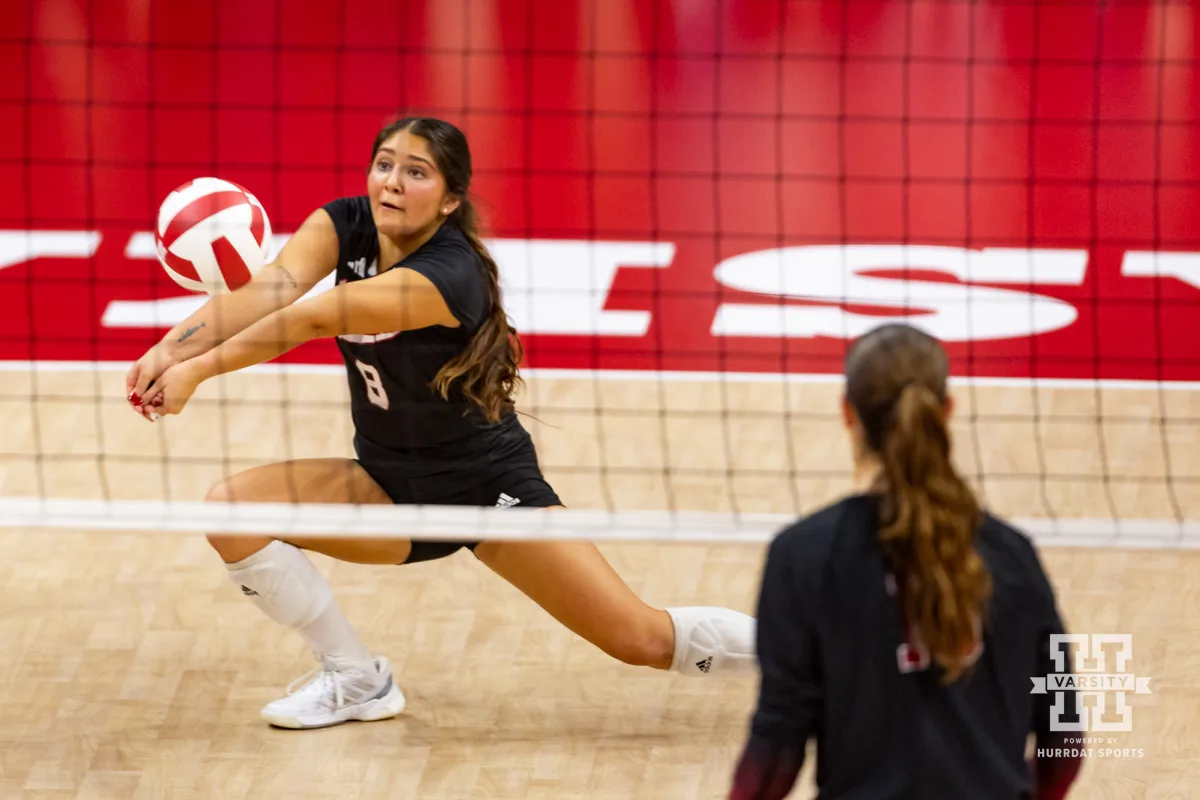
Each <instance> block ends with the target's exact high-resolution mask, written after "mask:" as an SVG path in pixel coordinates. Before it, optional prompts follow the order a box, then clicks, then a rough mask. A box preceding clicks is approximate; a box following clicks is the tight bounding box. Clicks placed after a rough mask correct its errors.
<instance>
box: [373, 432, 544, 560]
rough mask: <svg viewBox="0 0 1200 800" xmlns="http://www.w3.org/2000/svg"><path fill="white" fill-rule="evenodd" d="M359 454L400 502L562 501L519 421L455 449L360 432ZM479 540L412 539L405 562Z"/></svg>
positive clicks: (537, 504) (531, 504)
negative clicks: (392, 446) (386, 442)
mask: <svg viewBox="0 0 1200 800" xmlns="http://www.w3.org/2000/svg"><path fill="white" fill-rule="evenodd" d="M354 449H355V452H356V453H357V455H358V458H357V459H355V460H356V461H357V462H358V464H359V465H360V466H361V467H362V468H363V469H364V470H366V471H367V474H368V475H370V476H371V478H372V479H374V481H375V482H376V483H377V484H379V486H380V488H381V489H383V490H384V491H385V492H387V495H388V497H390V498H392V502H393V503H396V504H399V505H442V506H496V507H504V508H517V509H520V508H546V507H549V506H557V505H562V502H561V501H560V500H559V498H558V495H557V494H556V493H555V491H554V489H552V488H551V487H550V484H549V483H547V482H546V479H545V478H543V477H542V470H541V467H540V466H539V465H538V460H537V452H536V450H535V449H534V446H533V440H532V439H531V438H530V436H529V433H528V432H527V431H526V430H525V429H524V428H523V427H521V425H520V424H519V423H517V424H515V425H506V426H504V427H503V428H500V429H498V430H490V431H485V432H481V434H480V436H479V439H478V440H477V441H472V442H469V443H463V444H461V445H456V446H454V447H451V448H436V449H431V450H427V451H424V452H408V453H398V452H396V451H394V450H389V449H386V448H382V447H380V446H379V445H376V444H373V443H372V442H369V441H367V440H365V439H363V438H362V437H361V436H355V437H354ZM477 544H479V542H472V541H435V540H427V539H414V540H413V541H412V551H411V552H410V553H409V555H408V558H407V559H405V561H404V563H405V564H412V563H415V562H417V561H430V560H432V559H435V558H444V557H446V556H448V555H451V554H452V553H455V552H457V551H458V550H460V549H461V548H463V547H466V548H467V549H469V550H474V549H475V545H477Z"/></svg>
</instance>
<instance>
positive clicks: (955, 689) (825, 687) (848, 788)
mask: <svg viewBox="0 0 1200 800" xmlns="http://www.w3.org/2000/svg"><path fill="white" fill-rule="evenodd" d="M876 502H877V500H876V499H875V498H872V497H870V496H868V495H853V496H850V497H847V498H845V499H843V500H841V501H840V502H837V503H834V504H831V505H829V506H827V507H825V508H823V509H821V510H820V511H818V512H816V513H815V514H813V515H811V516H809V517H807V518H805V519H803V520H801V521H799V522H797V523H795V524H793V525H791V526H790V527H788V528H787V529H786V530H784V531H782V532H781V533H780V534H779V535H778V536H777V537H776V538H775V539H774V540H773V542H772V543H771V546H770V549H769V551H768V554H767V562H766V565H765V567H764V571H763V577H762V585H761V589H760V593H759V603H758V634H757V636H758V657H759V661H760V669H761V683H760V689H759V698H758V705H757V708H756V709H755V711H754V714H753V717H752V722H751V725H750V738H749V741H748V743H747V745H746V749H745V752H744V753H743V755H742V758H741V760H740V762H739V764H738V768H737V771H736V774H735V777H734V781H733V789H732V793H731V797H733V798H737V799H738V800H742V799H743V798H744V799H746V800H749V798H763V799H764V800H769V799H771V798H782V797H784V796H785V795H786V794H787V793H788V792H789V791H790V789H791V788H792V786H793V784H794V782H795V780H796V777H797V774H798V772H799V770H800V768H801V766H802V763H803V760H804V753H805V750H804V748H805V744H806V742H807V740H808V739H809V738H810V737H813V738H815V739H816V742H817V783H818V786H819V791H820V794H819V796H820V798H822V800H825V799H826V798H829V799H831V800H832V799H833V798H838V799H844V800H850V799H851V798H855V799H857V798H864V799H865V798H871V800H900V799H901V798H903V799H904V800H909V799H910V798H911V800H925V798H972V800H989V799H990V798H996V800H1000V799H1001V798H1002V799H1003V800H1017V799H1018V798H1033V797H1038V798H1045V797H1060V796H1062V793H1065V791H1066V788H1067V786H1068V785H1069V784H1070V782H1071V780H1073V778H1074V776H1075V774H1076V772H1077V770H1078V762H1077V761H1076V760H1075V759H1074V758H1069V759H1066V760H1063V759H1062V758H1059V759H1057V760H1056V759H1043V760H1041V762H1040V763H1038V764H1037V767H1038V772H1039V774H1038V776H1037V778H1036V779H1035V777H1034V776H1033V775H1032V774H1031V770H1030V765H1028V764H1027V762H1026V760H1025V751H1026V743H1027V740H1028V737H1029V736H1030V735H1031V734H1036V735H1037V737H1038V740H1039V741H1038V745H1039V746H1041V747H1050V748H1055V747H1056V746H1057V747H1060V748H1066V749H1070V748H1069V746H1068V745H1067V744H1066V741H1067V737H1069V736H1070V735H1072V734H1067V733H1059V732H1051V731H1050V726H1051V717H1052V712H1051V708H1050V706H1051V704H1052V703H1053V702H1054V698H1055V696H1056V695H1057V694H1060V693H1056V692H1050V693H1047V694H1033V693H1031V689H1033V687H1034V683H1033V682H1032V681H1031V679H1032V678H1035V677H1037V676H1044V675H1050V674H1064V673H1066V672H1069V670H1063V669H1058V668H1056V667H1055V666H1054V662H1053V661H1052V659H1051V655H1050V635H1051V634H1052V633H1062V632H1063V625H1062V622H1061V620H1060V618H1059V614H1058V611H1057V608H1056V601H1055V597H1054V592H1053V590H1052V588H1051V586H1050V583H1049V581H1048V579H1047V578H1046V575H1045V573H1044V572H1043V570H1042V566H1041V564H1040V561H1039V559H1038V557H1037V554H1036V552H1035V550H1034V547H1033V545H1032V543H1031V542H1030V541H1029V540H1028V538H1026V537H1025V536H1024V535H1023V534H1021V533H1020V532H1018V531H1017V530H1015V529H1013V528H1012V527H1010V526H1008V525H1006V524H1004V523H1003V522H1001V521H999V520H998V519H996V518H995V517H992V516H987V515H985V517H984V521H983V523H982V525H981V527H980V530H979V531H978V535H977V539H976V548H977V551H978V552H979V554H980V557H981V558H982V559H983V561H984V563H985V565H986V567H987V569H988V571H989V574H990V575H991V578H992V582H993V594H992V600H991V603H990V607H989V611H988V617H987V619H986V621H985V624H984V632H983V637H982V642H981V645H982V650H981V651H979V652H978V653H977V656H978V657H977V660H976V661H975V662H974V666H973V668H972V671H971V672H970V673H968V674H967V675H966V676H965V677H963V678H960V679H959V680H958V681H956V682H954V683H952V684H949V685H944V684H941V683H939V678H940V670H939V669H938V668H937V667H936V666H932V667H931V666H930V665H929V658H928V654H927V653H924V652H923V651H922V650H921V646H920V643H919V641H917V642H916V644H915V645H914V644H913V642H911V641H910V637H909V636H907V635H906V633H905V627H906V626H905V623H904V614H903V608H902V603H901V602H900V601H899V599H898V597H897V593H898V592H897V585H898V581H897V580H896V579H895V576H893V575H892V574H891V573H890V572H889V568H888V562H887V560H886V558H885V555H884V553H883V550H882V547H881V546H880V544H879V542H878V528H879V521H878V514H877V505H876ZM900 585H902V584H900ZM914 638H915V637H914ZM1068 663H1069V662H1068ZM1061 694H1069V693H1061ZM1075 700H1076V698H1074V697H1065V698H1061V699H1060V702H1063V703H1064V705H1063V708H1065V709H1075V708H1076V706H1075V705H1074V702H1075ZM1069 719H1070V713H1069V712H1068V713H1067V714H1065V715H1064V716H1063V720H1064V721H1069ZM1075 719H1078V718H1077V717H1076V718H1075ZM1073 735H1075V736H1078V735H1080V734H1073ZM1064 752H1065V750H1064Z"/></svg>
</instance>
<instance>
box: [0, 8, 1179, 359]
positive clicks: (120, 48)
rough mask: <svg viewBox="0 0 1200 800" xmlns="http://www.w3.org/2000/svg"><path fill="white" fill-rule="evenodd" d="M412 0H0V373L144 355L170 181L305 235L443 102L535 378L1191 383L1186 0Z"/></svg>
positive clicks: (169, 286) (161, 295)
mask: <svg viewBox="0 0 1200 800" xmlns="http://www.w3.org/2000/svg"><path fill="white" fill-rule="evenodd" d="M402 8H403V10H402V11H400V12H397V11H395V10H394V6H393V4H383V3H378V2H376V1H372V2H368V1H367V0H357V1H356V2H346V3H340V4H327V3H317V2H289V3H286V4H256V3H234V2H230V1H229V0H222V2H216V3H211V4H171V5H170V7H169V8H167V7H165V6H161V5H157V4H149V3H144V2H137V1H136V0H108V2H96V1H95V0H94V1H93V2H91V3H87V4H85V3H82V2H70V1H69V0H61V1H60V2H50V3H32V2H16V3H6V4H4V7H3V9H0V32H2V35H3V38H0V74H4V75H5V76H6V79H5V81H3V82H0V181H2V183H3V185H4V186H5V187H6V189H7V191H5V192H3V193H0V359H7V360H13V359H16V360H26V359H33V360H124V359H131V358H135V357H136V356H137V355H138V354H139V353H140V352H141V350H142V349H143V348H144V347H145V346H146V345H147V344H148V343H150V342H152V341H154V340H155V339H156V338H157V337H159V336H161V335H162V332H163V330H164V328H165V327H166V326H168V325H171V324H173V323H174V322H177V321H178V319H181V318H182V317H181V316H180V315H181V314H183V315H186V313H188V311H189V310H190V308H194V304H195V303H196V298H195V297H194V296H191V295H188V294H187V293H186V292H185V291H184V290H183V289H181V288H179V287H178V286H176V285H175V284H174V283H172V282H171V281H170V280H169V278H168V277H167V276H166V275H165V274H164V272H163V270H162V269H161V268H160V267H159V266H158V264H157V262H156V261H155V260H154V257H153V240H152V238H151V237H150V234H149V231H150V230H151V226H152V224H153V220H154V215H155V212H156V210H157V208H158V204H159V203H160V202H161V201H162V199H163V198H164V197H165V196H166V195H167V193H168V192H169V191H170V190H171V189H173V188H175V187H176V186H178V185H179V184H181V183H184V182H186V181H188V180H191V179H193V178H196V177H200V176H204V175H212V176H216V177H221V178H225V179H228V180H231V181H235V182H237V183H239V184H241V185H243V186H246V187H247V188H248V189H249V190H250V191H252V192H253V193H254V194H255V195H256V196H257V197H258V198H259V199H260V200H261V201H262V202H263V204H264V206H265V208H266V209H267V212H268V214H269V215H270V218H271V223H272V227H273V229H274V230H275V231H284V232H286V231H290V230H294V229H295V227H296V225H298V224H299V222H300V221H301V220H302V219H303V218H304V217H305V216H306V215H307V214H308V213H309V212H310V211H311V210H312V209H314V208H315V207H317V206H319V205H321V204H322V203H324V202H327V201H328V200H330V199H333V198H334V197H337V196H340V195H344V194H352V193H360V192H362V191H363V190H364V187H365V168H366V163H367V160H368V158H369V154H370V145H371V140H372V138H373V135H374V133H375V132H376V130H377V129H378V128H379V127H380V126H382V125H383V124H384V123H386V122H387V121H388V120H389V119H390V118H392V117H393V116H394V115H396V114H397V113H428V114H432V115H436V116H440V117H443V118H445V119H448V120H450V121H452V122H455V123H456V124H458V125H460V126H461V127H463V129H464V130H465V131H466V132H467V134H468V136H469V139H470V141H471V145H472V149H473V156H474V162H475V175H476V177H475V181H474V185H473V187H472V188H473V191H474V192H475V193H476V195H477V196H478V198H479V201H480V204H481V206H482V210H483V211H484V213H485V217H486V221H487V223H488V233H489V237H490V242H491V244H492V247H493V250H494V252H495V254H496V256H497V260H498V261H499V263H500V265H501V269H502V272H503V274H504V281H505V288H506V292H507V298H508V300H507V302H508V306H509V312H510V315H511V316H512V317H513V318H514V321H515V322H516V324H517V326H518V328H519V329H520V330H522V331H523V338H524V341H525V344H526V348H527V351H528V353H529V363H530V365H531V366H535V367H567V368H598V369H638V370H640V369H661V370H686V371H693V370H704V371H711V370H730V371H749V372H802V373H808V372H817V373H824V372H836V371H838V370H839V369H840V355H841V353H842V351H843V349H844V346H845V342H846V340H847V338H849V337H852V336H854V335H857V333H860V332H862V331H863V330H865V329H866V328H868V327H871V326H872V325H874V324H877V323H878V322H880V321H882V320H885V319H891V318H905V319H910V320H911V321H913V322H914V323H916V324H919V325H922V326H925V327H927V328H928V329H929V330H931V331H933V332H935V333H937V334H938V335H939V336H941V337H942V338H943V339H944V340H945V341H946V342H947V343H948V346H949V347H950V349H951V352H952V354H953V356H954V359H955V369H956V371H958V372H960V373H969V374H975V375H981V376H1017V377H1020V376H1040V377H1062V378H1093V377H1099V378H1108V379H1163V380H1196V379H1200V354H1198V348H1197V346H1196V342H1197V341H1200V321H1198V320H1200V157H1197V155H1196V153H1200V135H1198V134H1197V125H1198V124H1200V81H1198V80H1197V78H1198V77H1200V68H1198V67H1197V66H1196V62H1195V61H1194V58H1195V53H1194V52H1193V42H1194V40H1195V34H1196V29H1195V22H1194V20H1193V17H1192V13H1191V11H1190V7H1189V6H1188V5H1187V4H1176V3H1168V4H1161V3H1155V4H1150V3H1145V4H1140V3H1129V4H1120V5H1118V6H1110V7H1106V8H1100V7H1097V6H1092V5H1090V4H1012V3H1000V2H995V3H986V2H985V3H975V4H965V3H964V4H946V3H939V2H864V1H856V2H851V3H843V2H817V1H815V0H814V2H803V3H790V4H784V3H758V2H750V1H749V0H728V2H724V3H720V4H715V5H714V6H713V7H710V6H709V4H694V3H677V2H670V0H654V1H653V2H644V1H642V2H635V0H612V2H608V1H607V0H606V2H595V0H590V1H585V0H577V1H575V0H572V1H564V0H553V1H551V0H546V1H545V2H543V1H542V0H469V2H468V1H467V0H437V2H433V1H432V0H430V1H429V2H409V3H405V4H402ZM714 8H716V9H717V10H716V11H714ZM285 238H286V233H285V234H282V235H279V236H277V237H276V245H277V246H278V245H279V244H281V243H282V241H283V240H284V239H285ZM288 358H289V360H300V361H314V362H335V361H336V360H337V355H336V351H335V350H334V348H333V347H332V345H331V344H330V343H316V344H313V345H309V346H306V347H304V348H301V349H300V350H299V351H296V352H294V353H292V354H291V355H290V356H288Z"/></svg>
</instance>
